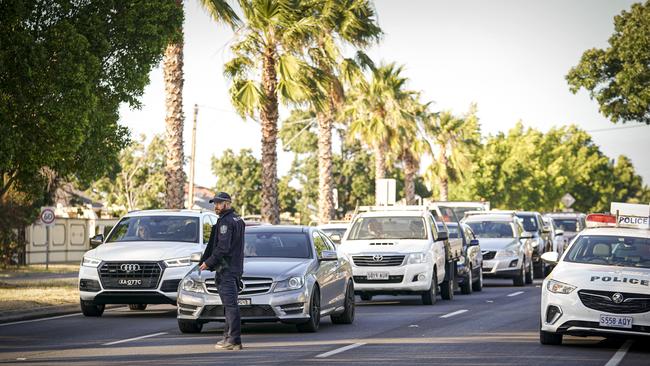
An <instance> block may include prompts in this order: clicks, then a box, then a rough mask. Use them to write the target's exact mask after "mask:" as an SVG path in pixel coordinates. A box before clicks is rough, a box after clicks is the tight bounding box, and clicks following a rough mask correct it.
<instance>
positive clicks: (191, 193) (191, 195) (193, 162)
mask: <svg viewBox="0 0 650 366" xmlns="http://www.w3.org/2000/svg"><path fill="white" fill-rule="evenodd" d="M198 114H199V105H198V104H195V105H194V124H193V126H192V157H191V158H190V182H189V185H190V186H189V192H188V193H189V194H188V202H189V203H188V206H189V207H188V208H189V209H192V207H194V167H195V166H196V116H197V115H198Z"/></svg>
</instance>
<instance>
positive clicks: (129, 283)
mask: <svg viewBox="0 0 650 366" xmlns="http://www.w3.org/2000/svg"><path fill="white" fill-rule="evenodd" d="M216 221H217V216H216V215H215V214H214V213H212V212H200V211H193V210H143V211H134V212H130V213H128V214H127V215H125V216H124V217H122V218H121V219H120V221H119V222H118V223H117V225H115V227H113V229H112V230H111V232H110V233H109V234H108V236H107V237H106V238H104V237H103V236H102V235H98V236H95V237H93V238H92V240H91V242H93V244H99V246H97V247H96V248H94V249H92V250H89V251H88V252H86V253H85V254H84V256H83V259H82V262H81V266H80V269H79V294H80V305H81V310H82V312H83V314H84V315H86V316H101V315H102V313H103V312H104V308H105V305H106V304H128V305H129V308H131V310H144V309H145V308H146V307H147V305H148V304H176V298H177V293H178V284H179V282H180V281H181V279H183V278H184V277H185V275H186V274H187V273H188V271H189V270H190V269H191V268H192V263H191V262H190V256H191V255H192V254H193V253H198V252H203V250H204V249H205V246H206V244H207V242H208V239H209V237H210V231H211V229H212V225H214V224H215V223H216Z"/></svg>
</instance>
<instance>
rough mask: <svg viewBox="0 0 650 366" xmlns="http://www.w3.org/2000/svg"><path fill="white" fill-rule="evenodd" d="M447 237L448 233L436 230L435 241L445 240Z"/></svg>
mask: <svg viewBox="0 0 650 366" xmlns="http://www.w3.org/2000/svg"><path fill="white" fill-rule="evenodd" d="M447 239H449V233H448V232H446V231H438V237H436V241H445V240H447Z"/></svg>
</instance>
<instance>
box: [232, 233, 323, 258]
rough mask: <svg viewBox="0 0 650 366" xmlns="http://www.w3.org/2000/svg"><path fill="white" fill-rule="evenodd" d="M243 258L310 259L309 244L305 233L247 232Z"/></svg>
mask: <svg viewBox="0 0 650 366" xmlns="http://www.w3.org/2000/svg"><path fill="white" fill-rule="evenodd" d="M244 256H245V257H264V258H311V242H310V241H309V237H308V236H307V234H305V233H282V232H280V233H278V232H264V231H259V232H258V231H256V232H247V233H246V234H245V235H244Z"/></svg>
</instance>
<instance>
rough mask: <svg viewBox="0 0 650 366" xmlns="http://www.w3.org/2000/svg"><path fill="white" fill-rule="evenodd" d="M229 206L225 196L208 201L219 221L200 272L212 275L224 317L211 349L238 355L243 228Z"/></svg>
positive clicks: (239, 348)
mask: <svg viewBox="0 0 650 366" xmlns="http://www.w3.org/2000/svg"><path fill="white" fill-rule="evenodd" d="M231 202H232V200H231V198H230V195H229V194H228V193H225V192H219V193H217V195H216V196H215V197H214V198H213V199H211V200H210V203H214V211H215V213H216V214H217V215H219V219H218V220H217V224H216V225H214V226H213V227H212V232H211V233H210V240H209V241H208V246H207V247H206V248H205V252H204V253H203V256H202V257H201V267H200V268H201V270H210V271H215V283H216V285H217V291H219V297H220V298H221V303H222V304H223V307H224V315H225V317H226V324H225V327H224V337H223V340H221V341H219V342H217V344H216V345H215V348H216V349H222V350H234V351H238V350H241V349H242V344H241V319H240V315H239V304H238V301H237V294H238V293H239V291H240V290H241V288H242V287H243V283H242V281H241V276H242V274H243V272H244V229H245V224H244V220H242V218H241V217H239V215H237V214H236V213H235V210H233V209H232V207H231Z"/></svg>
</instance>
